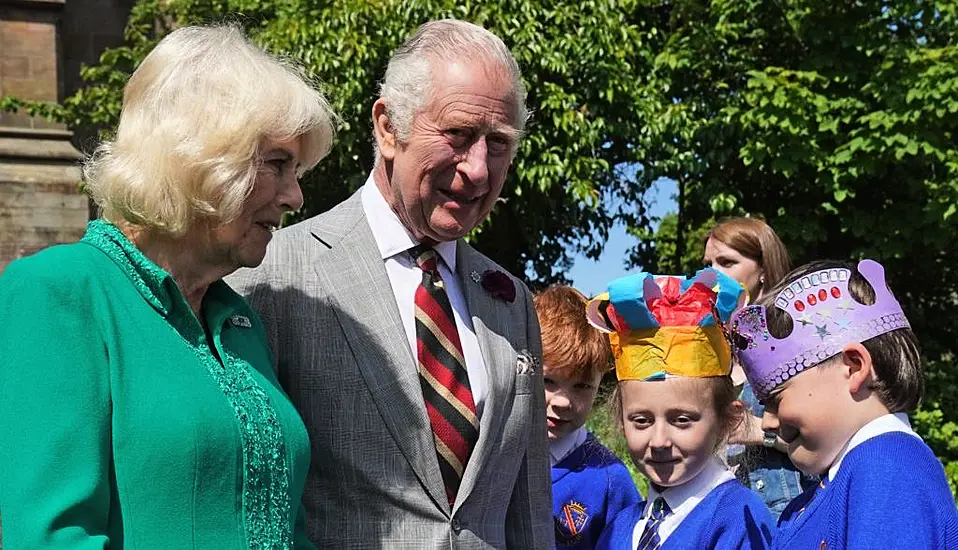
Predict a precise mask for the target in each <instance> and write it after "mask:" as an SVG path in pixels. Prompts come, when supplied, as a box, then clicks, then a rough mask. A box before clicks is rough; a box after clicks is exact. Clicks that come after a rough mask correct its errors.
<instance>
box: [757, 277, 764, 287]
mask: <svg viewBox="0 0 958 550" xmlns="http://www.w3.org/2000/svg"><path fill="white" fill-rule="evenodd" d="M758 284H760V285H764V284H765V275H760V276H759V278H758Z"/></svg>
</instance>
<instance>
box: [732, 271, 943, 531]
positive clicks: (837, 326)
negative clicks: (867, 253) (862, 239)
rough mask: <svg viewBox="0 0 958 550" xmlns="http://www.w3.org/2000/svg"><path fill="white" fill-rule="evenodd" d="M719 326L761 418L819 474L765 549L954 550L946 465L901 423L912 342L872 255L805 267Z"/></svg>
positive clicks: (919, 384) (912, 372) (908, 398)
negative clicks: (732, 348) (759, 406)
mask: <svg viewBox="0 0 958 550" xmlns="http://www.w3.org/2000/svg"><path fill="white" fill-rule="evenodd" d="M728 329H729V332H730V334H731V336H732V341H733V342H734V346H735V348H736V350H735V351H736V354H737V356H738V358H739V361H740V362H741V364H742V367H743V369H744V370H745V374H746V376H747V377H748V379H749V382H750V383H751V384H752V387H753V388H754V390H755V395H756V396H757V397H758V398H759V399H761V400H762V401H763V402H764V404H765V414H764V418H763V421H762V428H763V429H764V430H766V431H774V432H777V434H778V437H780V438H781V439H783V440H784V441H785V442H786V443H787V444H788V455H789V458H791V459H792V462H794V463H795V465H796V466H798V467H799V468H801V469H802V471H804V472H805V473H807V474H810V475H816V476H820V477H821V483H819V484H816V485H815V486H814V487H812V488H811V489H809V490H807V491H806V492H805V493H803V494H802V495H801V496H799V497H798V498H796V499H795V500H793V501H792V502H791V503H790V504H789V505H788V506H787V507H786V508H785V511H784V512H782V516H781V520H780V522H779V532H778V534H777V535H776V537H775V540H774V541H773V547H774V548H783V549H791V548H851V549H857V548H909V549H910V548H916V549H918V548H921V549H925V548H929V549H930V548H936V549H952V550H954V549H958V511H956V508H955V500H954V497H953V496H952V494H951V491H950V490H949V488H948V482H947V480H946V478H945V472H944V469H943V468H942V465H941V463H940V462H939V461H938V460H937V459H936V458H935V455H934V453H932V451H931V449H929V448H928V446H927V445H925V443H924V442H923V441H922V440H921V438H920V437H919V436H918V435H917V434H916V433H915V432H914V431H913V430H912V429H911V425H910V424H909V421H908V412H910V411H912V410H914V409H915V407H917V406H918V403H919V401H920V400H921V396H922V390H923V381H922V373H921V357H920V354H919V352H918V342H917V339H916V338H915V335H914V333H912V331H911V327H910V326H909V323H908V319H906V318H905V314H904V313H903V311H902V308H901V305H899V303H898V301H897V300H896V299H895V297H894V296H893V295H892V293H891V291H890V290H889V289H888V286H886V284H885V270H884V268H882V266H881V265H880V264H878V263H877V262H874V261H871V260H863V261H861V262H860V263H859V264H858V265H857V266H855V265H852V264H848V263H845V262H836V261H820V262H813V263H810V264H807V265H805V266H802V267H800V268H798V269H796V270H795V271H793V272H792V273H789V274H788V275H787V276H786V277H785V279H784V280H783V282H782V283H780V284H779V285H778V286H776V287H775V288H774V289H772V291H771V292H769V293H768V294H767V295H765V296H764V297H763V298H762V299H760V300H759V301H758V302H757V303H756V305H753V306H748V307H746V308H744V309H742V310H740V311H738V312H736V313H735V315H733V317H732V319H731V321H730V323H729V324H728Z"/></svg>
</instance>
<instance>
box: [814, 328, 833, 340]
mask: <svg viewBox="0 0 958 550" xmlns="http://www.w3.org/2000/svg"><path fill="white" fill-rule="evenodd" d="M815 335H816V336H818V337H819V338H821V339H822V340H824V339H825V338H826V337H827V336H831V335H832V333H831V332H828V325H815Z"/></svg>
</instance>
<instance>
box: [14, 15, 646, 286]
mask: <svg viewBox="0 0 958 550" xmlns="http://www.w3.org/2000/svg"><path fill="white" fill-rule="evenodd" d="M443 17H455V18H459V19H465V20H469V21H472V22H475V23H477V24H480V25H482V26H484V27H486V28H488V29H490V30H491V31H493V32H494V33H496V34H497V35H499V36H500V37H502V38H503V40H504V41H505V42H506V44H507V45H508V46H509V47H510V48H511V49H512V51H513V52H515V55H516V57H517V59H518V61H519V64H520V66H521V67H522V70H523V77H524V79H525V81H526V85H527V88H528V90H529V99H528V103H529V106H530V108H531V110H532V112H533V119H532V120H531V121H530V124H529V127H528V134H527V136H526V138H525V139H524V141H523V142H522V146H521V150H520V152H519V154H518V156H517V158H516V161H515V164H514V169H513V170H512V172H511V174H510V177H509V181H508V182H507V184H506V187H505V192H504V193H503V196H502V200H501V201H500V202H499V204H498V205H497V206H496V208H495V210H494V212H493V214H492V216H491V219H490V220H489V222H488V223H486V224H484V225H483V226H482V227H480V228H478V229H477V231H475V232H474V233H473V234H472V235H471V238H472V239H473V240H474V242H475V243H476V245H477V246H478V247H479V248H480V249H481V250H483V251H484V252H486V253H487V254H489V255H490V256H491V257H493V258H494V259H495V260H497V261H499V262H500V263H501V264H502V265H503V266H505V267H506V268H508V269H509V270H510V271H512V272H514V273H517V274H525V273H528V274H529V275H531V279H532V280H534V281H536V282H538V283H542V284H544V283H548V282H552V281H557V280H563V279H564V272H565V271H566V270H567V268H568V267H570V263H571V262H570V257H571V254H574V253H577V252H586V253H588V254H590V255H592V256H593V257H596V256H597V255H598V254H599V252H600V251H601V245H602V244H603V243H604V241H605V239H606V237H607V234H608V229H609V227H610V226H611V224H612V221H613V213H612V212H610V211H609V210H608V209H607V207H606V206H605V204H606V203H605V202H604V201H602V200H601V199H602V198H603V190H604V189H606V188H607V187H614V186H617V185H624V183H620V181H621V182H624V181H625V178H624V176H623V175H622V174H621V173H619V172H617V171H616V169H615V167H616V166H618V165H621V164H623V163H628V162H632V161H633V160H634V159H633V156H634V151H633V147H632V145H633V144H634V143H635V142H636V141H638V137H637V136H638V133H639V132H641V131H642V124H641V121H640V119H638V118H637V117H636V116H634V114H633V106H634V105H635V104H636V103H638V102H640V101H641V99H640V98H639V97H637V96H636V95H635V93H636V92H637V90H639V89H638V88H637V87H636V83H637V82H639V81H641V79H642V78H643V75H645V74H646V73H647V72H648V70H649V67H650V65H651V62H652V60H651V59H650V57H649V56H648V49H647V48H643V47H642V44H643V36H645V35H646V34H648V32H649V30H648V26H649V21H650V20H649V17H647V16H646V14H645V11H643V8H641V6H640V2H637V1H635V0H626V1H617V0H590V1H586V2H581V1H578V2H572V1H567V0H562V1H556V2H518V3H497V2H479V1H472V0H468V1H465V2H462V1H453V0H417V1H412V2H410V1H403V0H383V1H381V2H368V1H364V0H350V1H344V2H325V1H320V0H284V1H281V2H274V1H267V0H177V1H170V2H165V1H158V0H139V1H138V2H137V3H136V4H135V7H134V9H133V13H132V16H131V18H130V21H129V25H128V28H127V30H126V45H124V46H123V47H120V48H116V49H112V50H109V51H107V52H106V53H104V54H103V56H102V57H101V60H100V64H99V65H97V66H94V67H88V68H85V69H84V71H83V76H84V78H85V79H86V82H87V83H88V84H89V85H88V86H87V87H86V88H84V89H82V90H80V91H79V92H77V93H76V94H75V95H74V96H72V97H69V98H67V99H66V100H65V101H64V102H63V103H62V105H59V106H55V105H45V104H40V105H36V104H31V105H27V106H29V107H31V108H32V110H33V112H34V113H37V114H44V115H47V116H50V117H53V118H56V119H58V120H61V121H64V122H66V123H67V124H68V125H69V126H70V127H74V128H76V127H89V126H91V125H95V126H98V127H101V128H107V129H108V128H112V127H114V126H115V124H116V121H117V118H118V116H119V110H120V98H121V90H122V86H123V83H124V82H125V80H126V78H128V76H129V74H130V72H131V71H132V69H133V68H134V67H136V65H137V64H138V63H139V62H140V60H142V58H143V57H144V56H145V55H146V54H147V53H148V52H149V50H150V48H152V46H153V45H155V43H156V42H157V41H158V40H159V38H161V37H162V35H163V34H165V33H166V32H168V30H169V29H171V28H173V27H174V26H178V25H183V24H189V23H197V22H210V21H220V20H224V19H226V20H234V21H239V22H240V23H241V24H243V25H244V26H246V27H247V28H248V29H249V31H250V33H251V35H252V36H253V37H254V39H255V40H256V41H257V42H259V43H261V44H262V45H264V46H265V47H267V48H268V49H270V50H272V51H276V52H281V53H283V54H285V55H288V56H290V57H292V58H293V59H295V60H297V61H299V62H301V63H303V64H305V65H306V66H307V68H308V70H309V71H311V72H312V73H313V74H314V75H316V76H317V77H318V78H319V79H320V80H321V81H322V82H323V87H324V90H325V91H326V92H327V94H328V96H329V97H330V99H331V102H332V104H333V106H334V108H335V110H336V111H337V112H338V113H339V115H340V116H341V117H342V123H341V125H340V127H339V133H338V135H337V138H336V144H335V147H334V149H333V152H332V154H331V155H330V157H329V158H327V159H326V160H324V161H323V162H322V163H321V164H320V165H319V167H318V168H317V169H316V170H314V171H313V172H312V174H310V176H309V177H308V178H307V179H306V181H304V183H303V187H304V194H305V196H306V199H307V200H306V207H305V209H304V210H303V211H302V212H300V213H299V215H298V217H299V218H302V217H307V216H311V215H314V214H316V213H318V212H321V211H324V210H326V209H328V208H330V207H331V206H333V205H334V204H336V203H337V202H339V201H341V200H343V199H344V198H346V197H347V196H349V194H350V193H352V192H353V191H355V190H356V189H357V188H358V187H359V186H361V185H362V184H363V182H364V181H365V178H366V176H367V175H368V173H369V171H370V169H371V167H372V163H373V147H372V145H373V144H372V137H371V124H370V112H371V108H372V104H373V102H374V100H375V99H376V97H377V79H379V78H381V76H382V75H383V73H384V71H385V65H386V62H387V60H388V57H389V55H390V53H391V52H392V51H393V50H394V49H395V47H396V46H397V45H398V44H399V43H400V42H401V41H402V40H403V39H404V38H405V37H406V36H408V35H409V34H410V33H411V32H412V31H413V30H414V29H415V28H416V27H417V26H418V25H419V24H421V23H423V22H425V21H428V20H430V19H437V18H443ZM250 85H255V83H252V82H251V83H250ZM4 106H5V107H7V108H15V107H22V106H25V105H24V104H23V103H21V102H17V101H14V100H11V99H9V98H7V100H6V102H5V105H4ZM639 221H640V220H639ZM645 221H646V223H647V222H648V220H645Z"/></svg>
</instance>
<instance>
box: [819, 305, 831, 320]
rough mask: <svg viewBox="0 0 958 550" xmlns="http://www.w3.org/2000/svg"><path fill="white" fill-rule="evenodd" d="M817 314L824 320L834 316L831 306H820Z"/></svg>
mask: <svg viewBox="0 0 958 550" xmlns="http://www.w3.org/2000/svg"><path fill="white" fill-rule="evenodd" d="M815 315H818V316H820V317H821V318H822V320H823V321H824V320H826V319H831V318H832V308H830V307H822V308H819V309H818V311H816V312H815Z"/></svg>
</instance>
